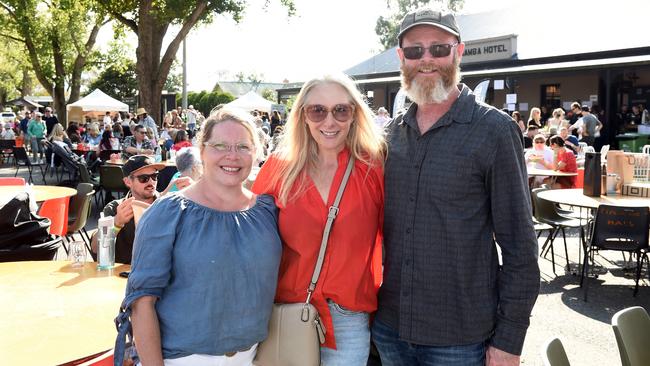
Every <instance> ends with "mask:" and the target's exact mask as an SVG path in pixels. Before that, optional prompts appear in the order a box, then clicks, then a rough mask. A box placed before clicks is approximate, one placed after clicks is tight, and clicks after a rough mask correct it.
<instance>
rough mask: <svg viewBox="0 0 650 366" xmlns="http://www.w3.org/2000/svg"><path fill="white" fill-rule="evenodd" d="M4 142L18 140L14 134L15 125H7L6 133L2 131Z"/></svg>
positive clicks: (8, 123)
mask: <svg viewBox="0 0 650 366" xmlns="http://www.w3.org/2000/svg"><path fill="white" fill-rule="evenodd" d="M1 137H2V139H3V140H13V139H15V138H16V133H15V132H14V125H13V124H12V123H10V122H7V123H5V128H4V131H2V136H1Z"/></svg>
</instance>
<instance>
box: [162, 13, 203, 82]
mask: <svg viewBox="0 0 650 366" xmlns="http://www.w3.org/2000/svg"><path fill="white" fill-rule="evenodd" d="M207 12H208V2H207V1H200V2H199V3H197V4H196V7H195V8H194V10H193V11H192V14H190V16H189V17H188V18H187V20H186V21H185V22H184V23H183V26H182V27H181V30H180V31H179V32H178V34H177V35H176V37H174V39H173V40H172V41H171V43H169V46H167V50H166V51H165V54H164V55H163V57H162V59H161V60H160V68H159V69H158V74H160V75H167V74H169V70H170V68H171V66H172V63H173V62H174V60H175V59H176V53H177V52H178V48H179V46H180V44H181V41H183V40H184V39H185V37H187V35H188V33H189V32H190V30H192V28H193V27H194V26H195V25H196V23H197V22H198V21H199V20H200V19H201V18H202V17H203V16H205V14H206V13H207ZM163 83H164V80H163Z"/></svg>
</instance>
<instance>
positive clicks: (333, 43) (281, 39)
mask: <svg viewBox="0 0 650 366" xmlns="http://www.w3.org/2000/svg"><path fill="white" fill-rule="evenodd" d="M264 2H265V0H249V1H248V3H249V6H248V8H247V10H246V13H245V14H244V18H243V20H242V21H241V22H240V23H239V24H236V23H235V22H234V21H233V20H232V19H231V18H227V17H224V16H218V17H215V20H214V22H213V23H212V24H209V25H203V26H199V27H196V28H194V29H193V30H192V31H191V32H190V34H189V35H188V37H187V39H186V41H187V72H188V75H187V78H188V90H189V91H201V90H211V89H212V88H213V87H214V85H215V84H216V82H217V81H233V80H234V75H235V74H237V73H238V72H243V73H244V74H250V73H256V74H258V75H263V80H264V81H265V82H283V81H284V80H288V81H289V82H300V81H304V80H305V79H307V78H309V77H310V76H312V75H314V74H316V73H319V74H322V73H324V72H327V71H331V72H336V71H344V70H346V69H348V68H350V67H352V66H354V65H356V64H358V63H360V62H362V61H364V60H366V59H368V58H369V57H371V56H373V55H374V54H376V53H378V52H379V51H380V50H381V44H380V43H379V38H378V37H377V35H376V34H375V23H376V21H377V18H378V17H379V16H380V15H386V14H387V13H388V12H389V10H388V9H387V5H386V0H328V1H319V0H294V2H295V4H296V8H297V14H296V15H295V16H293V17H288V16H287V11H286V9H285V8H283V7H282V6H281V5H280V2H279V1H278V0H270V1H269V6H268V7H267V8H266V9H263V4H264ZM512 3H514V0H490V1H485V0H466V1H465V6H464V7H463V10H462V12H463V13H473V12H480V11H485V10H490V9H495V8H500V7H504V6H508V4H512ZM175 32H177V29H173V28H172V29H170V31H169V32H168V37H166V40H167V41H168V42H169V41H170V40H171V37H170V36H172V35H174V34H175ZM109 39H110V27H104V31H103V32H102V34H101V35H100V37H99V38H98V44H99V45H100V47H101V45H102V44H104V45H106V44H108V40H109ZM130 41H131V43H134V44H135V42H136V41H135V37H134V36H131V37H130ZM165 47H166V46H165ZM134 49H135V46H134ZM177 57H178V60H179V61H180V60H182V48H181V49H179V53H178V55H177ZM179 69H180V68H179Z"/></svg>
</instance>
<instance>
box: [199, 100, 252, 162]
mask: <svg viewBox="0 0 650 366" xmlns="http://www.w3.org/2000/svg"><path fill="white" fill-rule="evenodd" d="M228 121H230V122H235V123H238V124H240V125H241V126H242V127H244V128H245V129H246V131H248V134H249V135H250V138H251V141H252V142H253V145H254V146H255V156H254V157H257V156H258V155H259V153H260V152H261V151H262V144H261V142H260V140H259V138H258V135H257V128H256V127H255V125H254V124H253V121H252V116H250V115H248V114H246V113H242V112H240V111H237V110H234V109H227V108H221V109H219V110H217V111H215V112H214V113H212V114H211V115H210V117H208V119H206V120H205V122H204V123H203V126H202V127H201V132H200V133H199V136H198V141H199V149H200V150H201V152H203V150H204V149H205V143H206V142H208V141H210V139H211V138H212V129H213V128H214V126H216V125H218V124H220V123H223V122H228Z"/></svg>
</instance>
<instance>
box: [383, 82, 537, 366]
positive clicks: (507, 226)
mask: <svg viewBox="0 0 650 366" xmlns="http://www.w3.org/2000/svg"><path fill="white" fill-rule="evenodd" d="M461 86H462V90H461V94H460V96H459V97H458V99H457V100H456V101H455V102H454V104H453V105H452V106H451V108H450V110H449V111H448V112H447V113H446V114H445V115H443V116H442V117H441V118H440V119H439V120H438V121H437V122H436V123H435V124H434V125H433V126H432V127H431V128H430V129H429V130H427V131H425V132H424V133H422V134H421V133H420V130H419V128H418V124H417V121H416V118H415V116H416V111H417V105H416V104H413V105H412V106H411V108H410V109H409V110H408V111H407V112H406V113H405V114H404V115H403V116H399V117H397V118H395V120H393V121H392V122H391V124H390V125H389V126H388V141H389V151H388V159H387V163H386V168H385V169H386V173H385V174H386V175H385V177H386V178H385V225H384V239H385V241H384V243H385V253H386V259H385V266H384V283H383V285H382V288H381V289H380V295H379V311H378V315H377V319H379V320H380V321H382V322H384V323H385V324H387V325H389V326H392V327H393V328H395V329H396V330H398V332H399V336H400V339H402V340H405V341H408V342H411V343H415V344H422V345H429V346H453V345H464V344H471V343H478V342H481V341H486V340H488V341H489V343H490V345H492V346H494V347H496V348H499V349H501V350H504V351H506V352H509V353H513V354H520V353H521V349H522V346H523V341H524V337H525V334H526V330H527V327H528V325H529V316H530V313H531V310H532V307H533V305H534V303H535V300H536V298H537V294H538V292H539V267H538V265H537V241H536V239H535V234H534V230H533V224H532V220H531V201H530V193H529V191H528V184H527V175H526V167H525V164H524V159H523V154H522V145H521V138H520V136H519V135H520V132H519V131H518V128H517V126H516V124H514V123H512V120H511V119H510V118H509V117H508V116H507V115H505V114H503V113H501V112H500V111H498V110H496V109H494V108H492V107H490V106H487V105H485V104H482V103H478V102H476V100H475V97H474V95H473V94H472V93H471V91H470V90H469V88H468V87H467V86H464V85H461ZM402 117H403V118H402ZM497 243H498V245H499V247H500V248H501V251H502V260H503V265H502V267H500V266H499V257H498V254H497V246H496V244H497Z"/></svg>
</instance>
